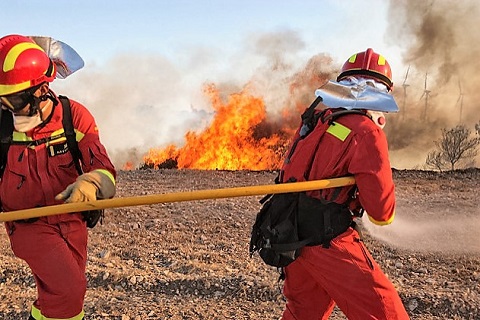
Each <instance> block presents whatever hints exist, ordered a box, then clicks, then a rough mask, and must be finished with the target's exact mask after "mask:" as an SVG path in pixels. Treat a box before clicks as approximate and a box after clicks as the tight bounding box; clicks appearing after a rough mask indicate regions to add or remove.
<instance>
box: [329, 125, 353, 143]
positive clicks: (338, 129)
mask: <svg viewBox="0 0 480 320" xmlns="http://www.w3.org/2000/svg"><path fill="white" fill-rule="evenodd" d="M327 132H328V133H330V134H331V135H332V136H334V137H335V138H337V139H339V140H342V141H345V139H347V137H348V135H349V134H350V132H352V130H350V129H348V128H347V127H345V126H344V125H341V124H340V123H338V122H333V123H332V124H331V125H330V126H329V127H328V129H327Z"/></svg>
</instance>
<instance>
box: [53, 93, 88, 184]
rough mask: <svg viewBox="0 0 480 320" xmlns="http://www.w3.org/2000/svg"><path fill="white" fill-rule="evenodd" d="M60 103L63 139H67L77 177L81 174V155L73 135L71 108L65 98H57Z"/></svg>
mask: <svg viewBox="0 0 480 320" xmlns="http://www.w3.org/2000/svg"><path fill="white" fill-rule="evenodd" d="M58 98H59V99H60V102H61V103H62V109H63V119H62V124H63V131H64V132H65V138H66V139H67V146H68V150H70V153H71V155H72V157H73V163H74V164H75V168H76V169H77V172H78V174H79V175H81V174H82V173H83V169H82V165H81V160H82V153H81V152H80V149H79V148H78V142H77V138H76V134H75V128H74V127H73V118H72V108H71V105H70V100H69V99H68V98H67V97H65V96H58Z"/></svg>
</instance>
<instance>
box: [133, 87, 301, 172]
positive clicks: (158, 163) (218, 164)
mask: <svg viewBox="0 0 480 320" xmlns="http://www.w3.org/2000/svg"><path fill="white" fill-rule="evenodd" d="M204 92H205V94H206V95H207V96H208V97H209V100H210V101H211V104H212V107H213V109H214V111H215V116H214V118H213V120H212V122H211V124H210V126H209V127H207V128H206V129H205V130H203V131H202V132H200V133H196V132H193V131H189V132H187V133H186V134H185V144H184V146H183V147H177V146H175V145H169V146H167V147H166V148H163V149H156V148H153V149H150V150H149V151H148V153H147V154H146V155H145V156H144V159H143V160H144V162H145V164H146V165H148V166H153V167H156V168H157V167H162V166H165V167H172V166H171V165H172V164H176V167H177V168H179V169H184V168H185V169H186V168H188V169H203V170H274V169H278V168H279V167H280V164H281V161H282V157H283V155H284V152H285V150H286V147H287V146H288V143H289V138H290V137H291V136H292V135H293V130H294V129H285V128H284V129H282V130H277V131H278V132H274V128H272V125H271V124H269V123H268V122H267V119H266V114H267V112H266V108H265V104H264V101H263V100H262V99H261V98H259V97H255V96H253V95H251V94H249V93H247V92H246V90H243V91H242V92H239V93H235V94H231V95H229V96H228V98H227V99H226V101H222V99H221V97H220V93H219V91H218V89H217V88H216V87H215V86H214V85H212V84H211V85H207V86H205V88H204ZM272 132H274V133H272Z"/></svg>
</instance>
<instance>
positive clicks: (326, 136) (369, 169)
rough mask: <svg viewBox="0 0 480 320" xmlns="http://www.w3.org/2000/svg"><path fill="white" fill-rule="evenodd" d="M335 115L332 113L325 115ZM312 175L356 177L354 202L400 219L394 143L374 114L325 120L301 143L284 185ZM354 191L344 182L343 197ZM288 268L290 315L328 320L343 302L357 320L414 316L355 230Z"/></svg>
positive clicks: (379, 219) (376, 217)
mask: <svg viewBox="0 0 480 320" xmlns="http://www.w3.org/2000/svg"><path fill="white" fill-rule="evenodd" d="M330 113H332V110H327V111H326V113H325V116H327V115H329V114H330ZM322 134H323V136H322ZM320 136H321V138H320V139H321V140H318V138H319V137H320ZM297 137H298V132H297V135H296V137H295V139H296V138H297ZM318 141H320V142H319V143H317V142H318ZM312 148H313V149H312ZM315 148H316V149H315ZM312 150H316V152H315V155H314V158H313V160H312V162H311V168H307V170H306V172H304V170H303V168H304V167H308V164H309V154H311V153H312ZM299 168H300V170H299ZM304 174H305V176H306V177H307V178H308V179H307V180H317V179H328V178H335V177H342V176H349V175H353V176H354V177H355V180H356V186H357V187H358V197H356V198H355V199H353V200H352V201H351V203H350V207H351V208H352V209H358V208H364V209H365V211H366V212H367V214H368V215H369V218H370V219H371V220H372V221H373V222H374V223H377V224H388V223H390V222H391V221H392V220H393V217H394V209H395V194H394V184H393V180H392V172H391V167H390V162H389V157H388V147H387V141H386V137H385V134H384V132H383V131H382V129H381V128H379V127H378V126H376V125H375V124H374V123H373V121H371V120H370V119H369V118H368V117H366V116H364V115H359V114H348V115H344V116H342V117H340V118H338V119H337V120H336V121H335V122H334V123H332V124H329V123H328V122H325V123H322V121H319V122H318V124H317V126H316V128H315V130H313V131H312V133H310V134H309V135H308V136H307V137H306V138H304V139H301V140H299V142H298V144H297V145H296V148H295V150H294V152H293V154H292V155H291V157H290V161H289V162H287V163H286V164H285V165H284V167H283V173H282V182H286V181H288V180H289V179H291V178H292V177H293V178H294V179H295V180H297V181H303V180H305V177H304ZM353 188H354V187H353V186H350V187H343V188H342V189H341V191H340V193H338V196H337V197H336V199H335V202H338V203H346V202H347V200H348V199H349V198H350V195H351V194H352V191H353ZM335 192H336V191H335V189H325V190H321V191H316V192H311V193H310V195H311V196H313V197H319V196H320V195H321V196H322V197H323V198H324V199H327V200H330V199H331V198H332V196H333V194H334V193H335ZM284 271H285V276H286V278H285V283H284V295H285V297H286V299H287V304H286V309H285V311H284V313H283V318H282V319H285V320H289V319H301V320H309V319H312V320H313V319H315V320H318V319H328V317H329V315H330V313H331V312H332V310H333V307H334V305H335V304H337V305H338V307H339V308H340V309H341V310H342V311H343V312H344V313H345V315H346V316H347V317H348V318H349V319H358V320H367V319H385V320H387V319H388V320H394V319H409V317H408V315H407V313H406V311H405V308H404V307H403V304H402V301H401V300H400V298H399V296H398V294H397V292H396V290H395V288H394V287H393V285H392V284H391V282H390V281H389V280H388V278H387V277H386V276H385V274H384V273H383V272H382V271H381V269H380V267H379V266H378V264H376V263H375V261H374V260H373V258H372V257H371V255H370V253H369V252H368V250H367V249H366V248H365V246H364V245H363V243H362V242H361V239H360V237H359V235H358V233H357V231H355V230H354V229H352V228H349V229H348V230H347V231H346V232H344V233H343V234H341V235H339V236H338V237H336V238H335V239H334V240H332V242H331V246H330V248H324V247H322V246H311V247H305V248H303V249H302V253H301V255H300V257H299V258H297V260H295V261H294V262H293V263H291V264H290V265H288V266H287V267H286V268H285V269H284Z"/></svg>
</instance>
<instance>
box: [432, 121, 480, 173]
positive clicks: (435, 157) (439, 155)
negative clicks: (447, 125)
mask: <svg viewBox="0 0 480 320" xmlns="http://www.w3.org/2000/svg"><path fill="white" fill-rule="evenodd" d="M476 130H477V131H478V128H477V129H476ZM470 135H471V131H470V130H469V129H467V128H466V127H465V126H463V125H458V126H456V127H454V128H452V129H449V130H447V129H442V138H441V139H440V140H438V141H435V145H436V146H437V149H436V150H434V151H432V152H430V153H429V154H428V155H427V159H426V161H425V163H426V164H427V165H428V166H430V167H434V168H437V169H439V170H442V168H444V167H445V166H446V164H450V168H451V170H455V165H456V164H457V163H458V162H459V161H460V160H468V159H473V158H474V157H475V156H476V155H477V152H478V150H477V148H478V146H479V145H480V137H472V138H471V137H470Z"/></svg>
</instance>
